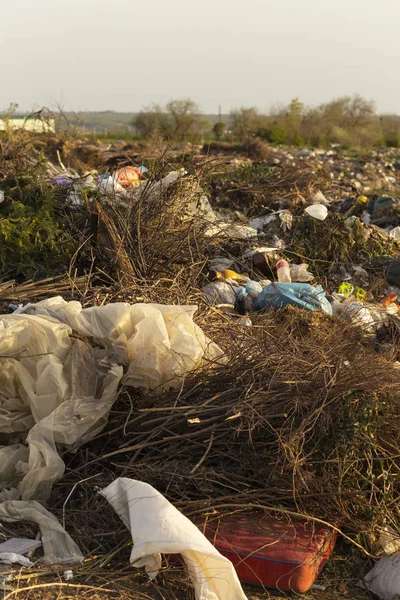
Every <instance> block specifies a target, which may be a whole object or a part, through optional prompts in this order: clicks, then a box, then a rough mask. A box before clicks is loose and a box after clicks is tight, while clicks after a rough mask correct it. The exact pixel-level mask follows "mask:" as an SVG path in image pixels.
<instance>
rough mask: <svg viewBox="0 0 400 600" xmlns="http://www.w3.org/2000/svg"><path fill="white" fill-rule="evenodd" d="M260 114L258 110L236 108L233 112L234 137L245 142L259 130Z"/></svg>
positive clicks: (232, 126)
mask: <svg viewBox="0 0 400 600" xmlns="http://www.w3.org/2000/svg"><path fill="white" fill-rule="evenodd" d="M258 117H259V114H258V111H257V109H256V108H254V107H251V108H244V107H242V108H236V109H235V110H233V111H232V112H231V128H232V132H233V134H234V136H235V137H236V138H237V139H238V140H240V141H243V140H245V139H246V138H248V137H249V136H250V135H252V133H254V130H255V129H256V128H257V120H258Z"/></svg>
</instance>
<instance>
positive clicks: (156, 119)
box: [133, 98, 211, 141]
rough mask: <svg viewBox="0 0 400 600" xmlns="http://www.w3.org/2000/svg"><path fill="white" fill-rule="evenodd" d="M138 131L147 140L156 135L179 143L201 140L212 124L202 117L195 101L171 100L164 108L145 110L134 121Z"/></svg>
mask: <svg viewBox="0 0 400 600" xmlns="http://www.w3.org/2000/svg"><path fill="white" fill-rule="evenodd" d="M133 125H134V127H135V128H136V131H137V132H138V133H139V134H140V135H142V136H143V137H145V138H147V137H149V136H151V135H152V134H154V133H156V132H157V133H158V134H160V135H161V136H162V137H163V138H164V139H171V140H177V141H184V140H196V139H199V138H200V137H201V136H202V135H203V134H204V132H205V131H207V129H208V130H210V129H211V123H210V122H209V121H208V120H207V119H205V118H204V117H202V116H201V114H200V109H199V107H198V106H197V104H196V103H195V102H193V100H190V99H189V98H188V99H183V100H171V102H168V104H167V106H166V107H165V108H163V107H162V106H160V105H159V104H153V105H152V106H151V107H149V108H144V109H143V110H142V111H140V113H138V114H137V115H136V117H135V119H134V120H133Z"/></svg>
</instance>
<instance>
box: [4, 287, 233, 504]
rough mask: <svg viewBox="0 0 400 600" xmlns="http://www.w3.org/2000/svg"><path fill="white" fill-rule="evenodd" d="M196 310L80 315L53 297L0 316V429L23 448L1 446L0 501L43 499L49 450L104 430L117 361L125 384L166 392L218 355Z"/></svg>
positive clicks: (51, 474)
mask: <svg viewBox="0 0 400 600" xmlns="http://www.w3.org/2000/svg"><path fill="white" fill-rule="evenodd" d="M195 311H196V307H195V306H161V305H146V304H137V305H129V304H125V303H117V304H109V305H107V306H104V307H92V308H88V309H83V308H82V306H81V305H80V304H79V302H65V301H64V300H63V299H62V298H60V297H56V298H51V299H48V300H45V301H43V302H39V303H38V304H36V305H27V306H26V307H25V308H22V309H19V311H17V313H14V314H12V315H3V316H1V317H0V433H6V434H11V435H14V434H18V436H19V437H20V438H21V439H20V440H18V442H20V441H21V440H25V442H26V443H25V444H23V443H15V440H14V443H10V445H8V446H3V447H0V501H1V500H5V499H8V498H13V499H14V498H16V497H20V498H22V500H40V501H45V500H47V498H48V497H49V495H50V492H51V487H52V485H53V483H54V482H55V481H57V480H58V479H60V478H61V477H62V475H63V473H64V463H63V461H62V459H61V458H60V456H59V454H58V451H57V447H56V444H61V445H62V446H64V447H70V448H71V447H74V446H77V445H78V444H82V443H84V442H86V441H88V440H90V439H91V438H92V437H94V436H95V435H96V434H97V433H98V432H100V431H101V430H102V429H103V427H104V426H105V424H106V423H107V419H108V414H109V411H110V409H111V407H112V405H113V403H114V402H115V400H116V398H117V393H118V386H119V384H120V382H121V381H122V378H123V365H124V366H126V367H127V370H126V374H125V376H124V378H123V382H124V383H125V384H127V385H131V386H134V387H139V388H142V389H144V390H149V389H156V388H157V389H166V388H168V387H170V386H173V385H178V384H179V383H180V381H181V378H182V377H183V376H184V375H185V373H186V372H188V371H189V370H191V369H193V368H195V367H197V366H199V365H200V364H201V362H202V361H203V360H204V359H209V360H214V359H217V358H219V357H220V356H221V355H222V352H221V351H220V350H219V348H218V347H217V346H216V345H215V344H213V343H212V342H210V340H208V339H207V338H206V336H205V335H204V333H203V332H202V330H201V329H200V328H199V327H198V326H197V325H196V324H195V323H194V321H193V315H194V313H195ZM72 331H74V332H75V334H78V336H79V338H78V337H77V336H76V335H73V334H72ZM81 338H86V340H85V339H81ZM18 436H17V437H18ZM10 488H12V491H10V492H8V490H10ZM16 490H18V492H17V494H16V492H15V491H16ZM1 506H2V505H0V507H1Z"/></svg>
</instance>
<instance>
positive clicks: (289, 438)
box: [52, 308, 400, 553]
mask: <svg viewBox="0 0 400 600" xmlns="http://www.w3.org/2000/svg"><path fill="white" fill-rule="evenodd" d="M208 325H209V326H210V329H212V323H211V322H209V324H208ZM213 337H214V339H218V341H219V342H220V343H221V344H222V345H223V346H224V347H225V348H226V349H227V351H228V356H229V360H228V362H227V364H225V365H223V366H221V365H209V366H208V367H207V368H206V369H205V370H203V371H201V372H199V373H195V374H193V375H191V376H190V377H189V376H188V379H187V380H186V381H185V382H183V384H182V387H181V389H180V390H178V391H176V390H175V391H171V392H168V393H165V394H163V395H152V396H147V397H145V398H142V397H141V396H140V394H139V393H138V392H134V391H133V390H126V391H125V392H124V393H123V394H122V396H121V398H120V400H119V402H118V403H117V405H116V407H115V412H114V413H113V416H112V418H111V420H110V423H109V426H108V431H105V432H103V433H102V434H100V435H99V436H98V437H97V438H96V439H95V440H94V441H93V442H91V443H90V444H89V446H87V447H86V448H85V450H84V451H81V452H78V453H77V454H75V455H71V457H70V459H68V457H66V460H67V464H68V467H69V470H68V471H67V475H66V477H65V478H64V480H63V482H61V483H60V484H59V485H60V486H67V487H70V486H71V484H72V485H74V484H75V483H77V482H79V481H82V480H85V479H86V478H88V477H89V478H90V479H89V480H88V481H86V482H85V481H83V482H82V483H81V484H79V486H78V488H79V489H80V493H81V495H82V493H83V494H84V497H85V498H86V501H85V504H84V511H83V509H82V504H81V503H80V501H79V500H78V497H76V498H75V499H74V498H72V499H71V500H70V502H69V507H68V510H69V511H71V513H70V514H72V515H75V516H77V515H78V514H79V513H80V514H81V516H82V519H83V518H84V520H85V522H86V523H87V522H88V521H89V522H90V523H91V524H92V526H93V527H94V528H95V527H97V526H98V525H97V523H98V517H97V513H98V511H99V510H100V509H99V506H100V504H101V503H102V500H100V499H98V498H93V490H94V489H96V486H103V485H107V484H108V483H109V482H110V481H112V480H113V479H115V478H116V477H118V476H127V477H132V478H135V479H139V480H144V481H147V482H149V483H150V484H152V485H154V486H155V487H156V488H157V489H158V490H159V491H161V492H162V493H164V494H166V496H167V497H168V498H169V499H170V500H171V501H173V502H174V503H175V504H176V505H177V506H178V507H179V508H181V509H182V510H183V512H184V513H185V514H187V515H188V516H191V517H196V518H199V516H201V515H204V514H214V515H222V514H224V513H231V512H232V511H237V510H245V509H251V510H254V509H257V508H259V509H263V510H266V511H271V512H272V513H278V514H282V513H283V514H286V515H289V516H301V515H303V516H305V517H306V518H311V519H316V520H321V521H323V522H327V523H329V524H330V525H331V526H333V527H334V528H337V529H339V530H340V531H341V532H342V533H344V535H345V536H346V537H347V539H348V540H350V539H351V540H352V541H353V542H354V543H355V544H356V545H358V546H359V547H362V548H364V550H365V551H366V552H367V553H368V552H370V551H371V548H370V546H369V544H368V543H367V537H362V536H361V537H360V534H366V535H368V536H370V535H374V534H375V533H376V531H377V529H378V528H379V527H381V526H382V525H383V524H384V523H387V524H391V525H392V526H393V527H395V528H397V529H398V527H399V525H400V519H399V514H398V512H397V509H396V499H397V498H398V496H399V494H400V484H399V482H400V477H399V475H400V461H399V458H398V446H399V443H400V439H399V431H398V427H397V426H396V422H398V418H399V406H400V405H399V399H400V392H399V389H398V369H397V368H396V366H395V365H394V364H393V363H392V362H390V361H389V360H387V359H386V358H384V357H383V356H382V357H381V356H379V355H377V354H376V353H375V351H374V350H373V349H372V348H371V347H370V345H369V343H368V341H367V340H366V339H365V338H364V337H363V334H362V332H361V331H360V330H359V329H357V328H355V327H354V326H351V325H348V324H345V323H344V322H342V321H340V320H332V319H330V318H329V317H328V316H326V315H321V314H313V313H308V312H307V313H305V312H304V311H299V310H296V309H291V308H289V309H287V310H284V311H272V312H270V313H268V314H265V315H260V316H258V317H256V318H254V324H253V327H252V328H251V329H248V328H240V327H239V326H238V325H236V326H235V325H234V324H233V323H230V324H229V325H225V324H223V322H221V320H218V323H217V322H216V323H215V327H214V336H213ZM60 491H61V488H58V490H57V486H56V488H55V491H54V494H55V496H54V501H53V502H52V505H55V504H56V503H57V497H58V498H62V497H63V496H64V495H63V494H61V495H60ZM81 497H82V496H81ZM60 501H61V500H59V502H60ZM101 505H102V506H103V507H104V504H101ZM78 506H79V508H78ZM101 510H103V509H101ZM81 511H83V512H81ZM107 514H108V513H107ZM107 518H109V516H107ZM69 525H70V526H71V525H72V527H73V528H74V527H78V528H79V527H81V526H82V527H83V524H82V523H80V521H79V519H76V521H75V524H72V523H70V524H69ZM107 529H109V528H107V527H106V528H105V530H107ZM87 539H88V538H87ZM368 539H369V538H368ZM113 543H115V540H113ZM88 549H89V548H88Z"/></svg>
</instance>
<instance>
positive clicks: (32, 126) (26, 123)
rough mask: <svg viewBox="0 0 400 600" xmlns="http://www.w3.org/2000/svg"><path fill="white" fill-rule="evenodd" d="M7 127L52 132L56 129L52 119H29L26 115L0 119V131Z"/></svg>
mask: <svg viewBox="0 0 400 600" xmlns="http://www.w3.org/2000/svg"><path fill="white" fill-rule="evenodd" d="M7 127H11V128H12V129H26V130H27V131H35V132H37V133H54V132H55V130H56V126H55V120H54V119H36V118H34V117H32V118H31V119H29V118H27V117H11V118H10V119H0V131H5V130H6V129H7Z"/></svg>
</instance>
